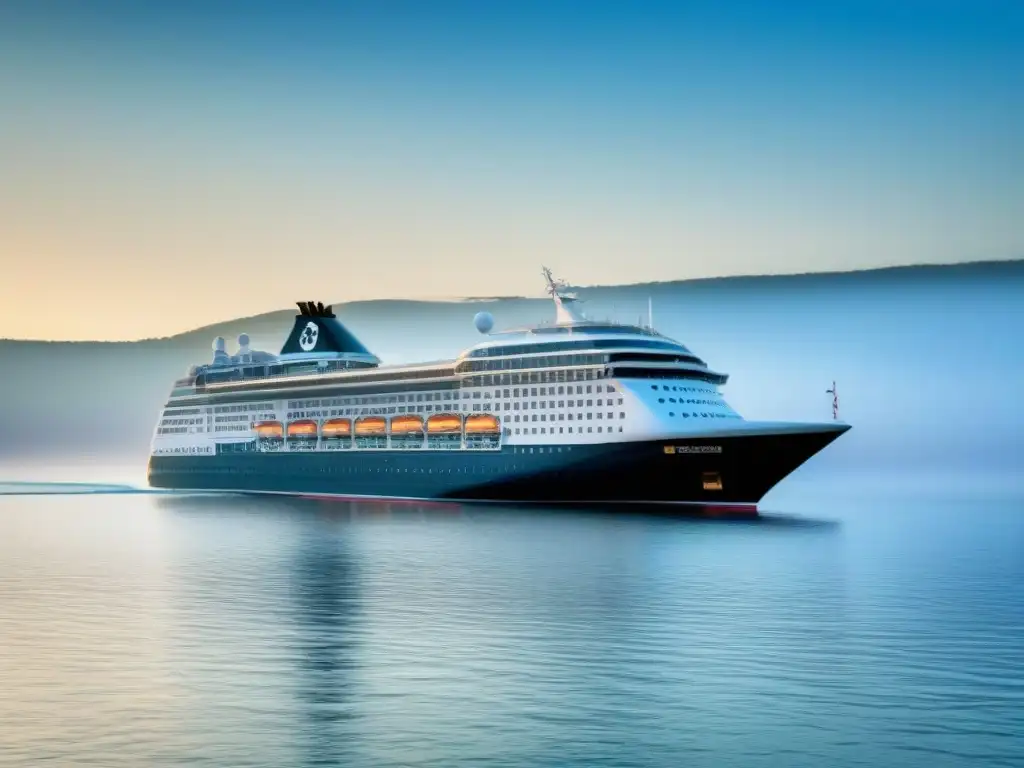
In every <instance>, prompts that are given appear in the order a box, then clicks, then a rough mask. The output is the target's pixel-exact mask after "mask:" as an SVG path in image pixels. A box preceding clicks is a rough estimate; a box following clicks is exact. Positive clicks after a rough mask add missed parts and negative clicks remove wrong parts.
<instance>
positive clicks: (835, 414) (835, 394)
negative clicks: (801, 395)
mask: <svg viewBox="0 0 1024 768" xmlns="http://www.w3.org/2000/svg"><path fill="white" fill-rule="evenodd" d="M825 394H826V395H832V420H833V421H837V420H838V419H839V390H838V389H836V383H835V381H834V380H833V381H832V389H826V390H825Z"/></svg>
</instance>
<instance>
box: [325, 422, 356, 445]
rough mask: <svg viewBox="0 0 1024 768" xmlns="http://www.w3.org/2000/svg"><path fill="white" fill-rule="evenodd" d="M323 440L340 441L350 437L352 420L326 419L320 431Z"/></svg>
mask: <svg viewBox="0 0 1024 768" xmlns="http://www.w3.org/2000/svg"><path fill="white" fill-rule="evenodd" d="M320 434H321V435H323V437H324V439H325V440H334V439H341V438H346V437H351V436H352V419H328V420H327V421H325V422H324V426H323V428H322V429H321V430H320Z"/></svg>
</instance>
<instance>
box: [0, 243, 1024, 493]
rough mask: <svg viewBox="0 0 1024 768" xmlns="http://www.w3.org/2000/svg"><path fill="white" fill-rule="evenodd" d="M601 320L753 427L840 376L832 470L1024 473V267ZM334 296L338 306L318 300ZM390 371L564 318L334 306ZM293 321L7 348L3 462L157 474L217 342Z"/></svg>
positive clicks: (719, 290) (911, 275)
mask: <svg viewBox="0 0 1024 768" xmlns="http://www.w3.org/2000/svg"><path fill="white" fill-rule="evenodd" d="M581 296H582V298H584V299H585V300H586V304H585V309H586V311H587V313H588V314H589V315H590V316H591V317H593V318H595V319H603V318H615V319H618V320H620V321H625V322H636V321H637V320H638V319H639V318H641V317H643V318H644V319H645V320H646V316H647V310H648V299H649V298H650V299H651V300H652V303H653V306H654V323H655V326H656V327H657V328H658V329H659V330H660V331H661V332H663V333H665V334H666V335H668V336H670V337H673V338H675V339H677V340H679V341H681V342H682V343H684V344H686V345H687V346H689V347H690V348H691V349H692V350H693V351H694V352H695V353H696V354H697V355H699V356H701V357H702V358H704V359H705V360H706V361H707V362H708V364H709V365H710V366H711V367H712V368H714V369H716V370H719V371H724V372H726V373H729V374H730V380H729V383H728V384H727V385H726V386H725V387H724V389H723V392H724V394H725V397H726V399H727V400H728V401H729V403H730V404H731V405H733V407H735V408H736V409H737V410H738V411H739V412H740V413H741V414H742V415H743V416H744V417H745V418H748V419H758V420H795V421H821V420H829V419H831V417H832V414H831V397H830V396H829V395H827V394H826V393H825V390H826V389H828V388H829V387H830V386H831V384H832V381H833V380H835V381H836V382H837V384H838V387H839V394H840V416H841V418H843V419H844V420H846V421H848V422H849V423H851V424H852V425H853V427H854V428H853V430H851V431H850V432H849V433H848V434H846V435H844V436H843V437H842V438H841V439H840V440H838V441H837V442H836V443H834V444H833V445H832V446H830V447H829V449H828V450H827V451H825V452H824V453H822V454H821V455H820V456H818V457H816V458H815V459H813V460H812V465H813V466H818V467H819V468H821V469H825V468H828V469H835V470H844V469H855V470H857V471H861V472H863V471H868V470H870V471H871V472H873V473H884V474H893V473H895V474H897V475H902V474H904V473H910V474H920V473H925V474H927V473H929V472H933V471H941V472H961V471H966V472H969V473H972V474H976V473H979V472H980V473H985V474H992V475H994V476H1002V475H1006V474H1007V473H1013V472H1015V471H1016V470H1018V469H1020V468H1022V467H1024V401H1022V400H1021V399H1020V398H1019V397H1016V396H1015V393H1016V392H1018V391H1020V390H1021V389H1022V387H1024V365H1022V364H1021V360H1022V358H1024V341H1022V334H1021V329H1022V328H1024V262H1009V263H1000V264H982V265H963V266H959V267H933V268H926V267H920V268H909V269H902V270H893V271H881V272H868V273H853V274H848V275H808V276H800V277H780V278H749V279H729V280H712V281H697V282H687V283H666V284H661V285H654V286H636V287H630V286H626V287H617V288H593V289H583V290H581ZM306 298H309V297H306ZM321 298H323V299H325V300H327V299H330V296H324V297H321ZM335 306H336V310H337V312H338V315H339V317H340V319H341V320H342V321H343V322H344V323H345V324H346V325H347V326H348V327H349V329H350V330H352V331H353V333H355V334H356V336H357V337H359V338H360V339H361V340H362V341H363V342H364V343H365V344H366V345H367V347H369V348H370V349H371V350H372V351H374V352H375V353H376V354H378V355H379V356H380V357H381V358H382V359H383V360H384V361H385V363H399V362H413V361H422V360H427V359H443V358H449V359H450V358H452V357H454V356H455V355H456V354H458V352H460V351H461V350H462V349H464V348H466V347H468V346H470V345H471V344H474V343H476V342H477V341H479V339H480V336H479V334H477V333H476V332H475V330H474V329H473V327H472V318H473V315H474V313H475V312H476V311H477V310H478V309H481V308H484V309H487V310H488V311H490V312H492V313H493V314H494V316H495V319H496V327H497V328H498V329H501V328H507V327H515V326H519V325H523V324H527V323H529V324H533V323H537V322H541V321H544V320H549V319H552V318H553V316H554V312H553V307H552V305H551V302H550V301H547V300H541V299H536V300H534V299H531V300H525V299H509V300H501V301H484V302H470V303H468V304H467V303H458V302H451V303H436V302H434V303H424V302H366V303H359V304H351V305H342V304H336V305H335ZM291 314H292V313H290V312H281V313H274V314H272V315H267V316H262V317H259V318H252V319H249V320H241V321H232V322H231V323H227V324H224V325H222V326H217V327H215V328H210V329H203V330H201V331H196V332H194V333H191V334H186V335H184V336H180V337H175V338H172V339H165V340H156V341H146V342H139V343H111V344H63V343H50V344H46V343H30V342H10V341H7V342H3V341H0V368H2V369H3V371H4V375H3V376H2V377H0V422H2V424H3V427H4V434H5V440H4V441H3V442H2V443H0V465H3V464H8V465H10V464H12V463H16V464H18V465H20V466H25V465H30V464H36V463H41V464H43V465H44V466H45V465H47V464H49V463H51V462H53V461H54V460H55V459H57V460H58V461H59V462H60V463H64V464H69V465H74V466H79V467H88V466H90V464H92V465H108V464H110V463H118V464H124V465H130V464H133V463H137V464H139V465H142V464H144V463H145V459H146V453H147V450H148V444H149V440H150V438H151V435H152V429H153V425H154V424H155V422H156V420H157V417H158V415H159V412H160V409H161V407H162V406H163V404H164V402H165V401H166V398H167V395H168V393H169V391H170V386H171V383H172V382H173V380H174V379H175V378H177V377H179V376H181V375H182V374H183V373H184V372H185V371H186V370H187V368H188V366H189V365H191V364H194V363H197V362H204V361H206V360H207V359H209V357H210V343H211V342H212V340H213V338H214V336H217V335H223V336H225V337H226V338H227V339H228V340H229V348H230V349H233V348H234V342H233V339H234V338H235V337H236V336H237V335H238V333H239V332H241V331H246V332H248V333H249V334H250V335H251V337H252V344H253V348H256V349H266V350H269V351H273V352H276V351H278V349H279V348H280V345H281V343H282V342H283V340H284V336H285V335H286V334H287V332H288V330H289V329H290V328H291V319H290V318H291Z"/></svg>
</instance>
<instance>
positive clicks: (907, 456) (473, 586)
mask: <svg viewBox="0 0 1024 768" xmlns="http://www.w3.org/2000/svg"><path fill="white" fill-rule="evenodd" d="M582 293H583V295H584V297H585V298H587V299H588V311H589V313H590V314H591V315H592V316H594V317H595V318H601V317H605V316H612V317H617V318H618V319H620V320H628V321H635V320H636V319H637V318H638V316H640V315H641V314H644V315H645V314H646V312H647V302H648V297H649V296H650V297H652V298H653V305H654V316H655V317H654V320H655V325H656V326H657V327H658V328H659V329H660V330H661V331H662V332H664V333H666V334H667V335H669V336H672V337H674V338H677V339H678V340H680V341H682V342H683V343H684V344H686V345H688V346H689V347H690V348H691V349H692V350H693V351H694V352H695V353H696V354H698V355H700V356H701V357H703V358H704V359H706V360H707V362H708V363H709V365H710V366H711V367H712V368H715V369H716V370H721V371H725V372H728V373H730V374H731V375H732V378H731V380H730V382H729V384H728V385H727V386H726V387H725V389H724V392H725V394H726V397H727V399H728V400H729V402H730V403H731V404H732V405H733V406H734V407H736V408H737V410H739V412H740V413H742V414H743V415H744V416H745V417H747V418H751V419H770V420H775V419H780V420H789V419H792V420H808V421H823V420H828V419H830V418H831V410H830V407H831V400H830V397H829V396H828V395H826V394H825V389H827V388H828V387H829V386H831V383H832V381H833V379H834V380H836V381H837V383H838V385H839V390H840V401H841V402H840V412H841V413H840V415H841V417H842V418H843V419H844V420H846V421H848V422H850V423H851V424H853V427H854V428H853V429H852V430H851V431H850V432H848V433H847V434H846V435H844V436H843V437H841V438H840V439H839V440H838V441H836V442H835V443H833V444H832V445H831V446H829V447H828V448H827V449H826V450H825V451H824V452H823V453H822V454H820V455H819V456H817V457H815V458H814V459H812V460H811V461H810V462H808V463H807V464H806V465H805V466H804V467H802V468H801V469H799V470H798V471H797V472H795V473H794V474H793V475H791V476H790V477H789V478H787V479H786V480H785V481H783V483H782V484H781V485H779V486H778V487H777V488H776V489H775V490H773V491H772V492H771V493H770V494H769V495H768V496H767V497H766V498H765V500H764V502H763V504H762V506H761V509H762V516H761V517H760V518H758V519H753V520H730V519H716V518H700V517H680V516H655V515H650V514H645V513H644V512H642V511H640V510H636V509H619V510H594V509H580V510H566V509H559V510H548V509H532V508H521V509H516V508H508V507H502V506H494V505H480V506H459V505H452V504H430V505H416V504H388V503H366V504H358V505H355V504H346V503H337V502H335V503H325V502H313V501H309V500H299V499H296V500H287V499H282V498H270V499H258V498H257V499H253V498H241V497H222V496H213V495H178V494H167V493H149V492H141V491H144V490H145V489H144V483H145V465H146V451H147V444H148V441H149V437H150V434H151V430H152V427H153V424H154V422H155V420H156V418H157V414H158V412H159V409H160V407H161V406H162V404H163V402H164V399H165V398H166V395H167V392H168V390H169V387H170V383H171V381H172V380H173V379H174V378H175V377H176V376H179V375H180V374H181V373H182V372H183V371H184V370H185V369H186V367H187V365H188V364H190V363H193V362H197V361H200V360H203V359H205V358H206V356H207V355H208V350H209V342H210V340H212V338H213V336H215V335H224V336H226V337H228V338H229V339H231V338H232V337H233V336H235V335H237V333H238V332H240V331H242V330H245V331H248V332H249V333H250V334H251V335H252V337H253V346H254V347H255V348H264V349H270V350H271V351H276V349H277V347H278V345H279V344H280V342H281V340H282V339H283V335H284V333H285V332H286V331H287V330H288V328H289V327H290V321H289V319H288V318H289V313H279V314H277V315H276V316H270V317H265V318H257V319H252V320H248V321H240V322H236V323H231V324H228V325H225V326H221V327H218V328H215V329H204V330H202V331H200V332H196V333H195V334H190V335H187V336H185V337H180V338H176V339H170V340H162V341H151V342H141V343H138V344H95V345H80V344H54V345H50V344H31V343H12V342H0V366H2V370H3V372H4V375H3V376H0V390H2V391H0V395H2V397H0V417H2V424H3V429H4V440H3V441H2V442H0V765H12V766H15V765H17V766H22V765H32V764H34V762H35V761H40V763H42V762H43V761H45V762H49V763H51V764H56V765H77V764H81V765H103V766H119V765H124V766H139V765H147V766H186V765H188V766H193V765H211V766H213V765H217V766H223V765H231V766H260V767H262V766H268V767H269V766H282V765H289V766H291V765H295V766H351V765H359V766H396V767H397V766H413V765H415V766H438V767H440V766H445V767H446V768H447V767H448V766H453V765H494V766H515V767H516V768H518V767H519V766H522V767H523V768H526V767H527V766H530V767H532V766H538V765H552V766H553V765H558V766H580V767H581V768H582V767H583V766H587V767H590V766H616V767H618V766H665V767H666V768H669V767H671V768H675V767H676V766H680V765H696V766H709V767H710V766H766V767H767V766H773V767H774V766H779V765H786V766H797V767H799V766H815V768H817V766H821V765H834V766H865V767H867V766H871V767H872V768H874V766H880V765H900V766H911V767H912V768H913V767H916V766H920V767H921V768H932V767H933V766H940V767H941V766H950V767H952V766H963V765H971V766H1017V765H1022V764H1024V737H1022V735H1021V734H1024V665H1022V664H1021V649H1022V648H1024V598H1022V596H1021V589H1020V585H1021V584H1022V583H1024V442H1022V440H1024V438H1022V435H1024V406H1022V405H1021V403H1020V398H1019V397H1017V396H1016V392H1018V391H1020V390H1021V385H1022V384H1024V375H1022V370H1024V368H1022V366H1021V362H1020V361H1021V353H1022V352H1024V345H1022V344H1021V342H1020V331H1021V329H1022V328H1024V322H1022V321H1024V317H1022V313H1024V267H1022V265H1020V264H1016V265H1014V264H1011V265H1002V266H1000V267H998V268H995V267H990V268H980V267H979V268H973V269H972V268H967V269H962V270H959V271H958V270H957V269H953V268H943V269H939V270H933V271H928V270H925V271H923V272H906V273H900V274H888V275H887V276H881V275H874V276H872V275H862V276H825V277H808V278H799V279H797V278H793V279H779V280H767V279H756V280H750V281H743V280H740V281H735V280H734V281H711V282H708V283H700V284H681V285H678V284H677V285H668V286H654V287H638V288H617V289H592V290H589V291H583V292H582ZM307 298H309V297H307ZM324 298H328V297H324ZM482 306H483V307H484V308H487V309H488V310H489V311H491V312H493V313H494V314H495V316H496V318H497V321H498V326H499V327H503V326H509V325H516V324H521V323H532V322H537V321H538V320H541V319H543V318H546V317H549V316H550V315H551V308H550V306H549V305H548V304H547V303H546V302H541V301H526V300H509V301H501V302H489V303H484V304H483V305H482ZM479 308H481V305H479V304H475V303H473V304H468V305H464V304H455V303H453V304H430V305H427V304H410V303H397V304H396V303H382V304H374V303H370V304H362V305H352V306H346V307H342V308H341V311H339V315H340V316H341V318H342V320H343V321H344V322H345V323H346V324H347V325H348V326H349V327H350V328H351V329H352V330H353V331H354V332H355V333H356V335H357V336H359V337H360V338H361V339H362V340H363V341H364V342H365V343H366V344H367V346H368V347H369V348H370V349H372V350H374V351H375V352H377V353H378V354H380V355H381V357H383V358H384V359H385V360H386V361H388V362H400V361H412V360H417V359H424V358H443V357H451V356H453V355H454V354H456V353H457V352H458V351H459V350H460V349H462V348H464V347H465V346H468V345H470V344H472V343H473V342H474V341H475V340H476V339H477V338H478V336H477V335H476V334H475V332H474V331H473V329H472V327H471V319H472V317H473V314H474V312H476V311H477V310H478V309H479ZM411 329H415V330H411Z"/></svg>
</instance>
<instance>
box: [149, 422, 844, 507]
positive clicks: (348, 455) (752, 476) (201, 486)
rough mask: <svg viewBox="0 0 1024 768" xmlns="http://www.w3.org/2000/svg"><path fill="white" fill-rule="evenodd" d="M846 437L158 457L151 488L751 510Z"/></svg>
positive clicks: (816, 432) (806, 434)
mask: <svg viewBox="0 0 1024 768" xmlns="http://www.w3.org/2000/svg"><path fill="white" fill-rule="evenodd" d="M846 429H847V427H846V426H845V425H837V426H835V427H833V426H831V425H826V426H823V427H815V428H809V429H808V430H806V431H801V432H793V431H787V432H784V433H779V434H744V435H735V436H727V437H726V436H717V437H701V438H692V437H691V438H674V439H662V440H651V441H645V442H621V443H609V444H598V445H572V446H568V445H555V446H543V447H536V446H535V447H533V448H532V449H531V448H529V447H523V446H518V447H514V446H506V447H503V448H502V449H500V450H479V451H477V450H472V451H470V450H459V451H433V450H415V451H394V450H388V451H383V450H382V451H373V450H350V451H330V452H326V451H316V452H293V453H250V454H223V455H218V456H154V457H152V458H151V459H150V464H149V482H150V485H152V486H153V487H156V488H170V489H188V490H217V491H245V492H264V493H292V494H303V495H337V496H347V497H381V498H414V499H458V500H466V501H513V502H527V501H529V502H549V503H567V502H589V503H607V502H623V503H634V502H657V503H672V502H675V503H693V504H707V505H717V504H731V505H754V504H756V503H757V502H758V501H760V500H761V498H762V497H763V496H764V495H765V494H766V493H767V492H768V491H769V490H771V488H772V487H773V486H775V485H776V484H777V483H778V482H779V481H780V480H782V479H783V478H784V477H785V476H786V475H788V474H790V473H791V472H792V471H793V470H795V469H796V468H797V467H799V466H800V465H801V464H803V463H804V462H805V461H806V460H807V459H808V458H810V457H811V456H813V455H814V454H815V453H817V452H818V451H820V450H821V449H822V448H824V447H825V446H826V445H828V444H829V443H830V442H832V441H833V440H834V439H835V438H836V437H838V436H839V435H840V434H842V433H843V432H844V431H846Z"/></svg>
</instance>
